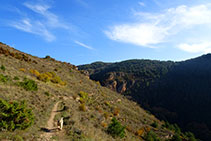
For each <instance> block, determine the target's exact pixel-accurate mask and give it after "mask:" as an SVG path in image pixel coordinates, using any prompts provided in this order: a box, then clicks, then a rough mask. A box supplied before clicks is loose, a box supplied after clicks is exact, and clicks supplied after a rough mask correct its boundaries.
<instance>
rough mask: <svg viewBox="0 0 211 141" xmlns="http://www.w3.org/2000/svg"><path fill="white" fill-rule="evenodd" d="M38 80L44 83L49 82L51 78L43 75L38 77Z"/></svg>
mask: <svg viewBox="0 0 211 141" xmlns="http://www.w3.org/2000/svg"><path fill="white" fill-rule="evenodd" d="M37 79H38V80H40V81H43V82H48V81H50V79H51V78H50V77H49V76H48V75H47V74H45V73H42V74H40V75H39V76H38V77H37Z"/></svg>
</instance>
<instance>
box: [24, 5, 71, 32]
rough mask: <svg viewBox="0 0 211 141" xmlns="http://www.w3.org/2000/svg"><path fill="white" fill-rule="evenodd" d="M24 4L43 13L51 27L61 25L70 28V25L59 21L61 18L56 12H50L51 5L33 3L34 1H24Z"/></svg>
mask: <svg viewBox="0 0 211 141" xmlns="http://www.w3.org/2000/svg"><path fill="white" fill-rule="evenodd" d="M24 5H25V6H26V7H27V8H29V9H31V10H32V11H34V12H36V13H38V14H40V15H42V16H43V17H44V18H45V19H47V24H48V26H51V27H60V28H65V29H68V26H67V25H65V24H64V23H62V22H61V21H59V18H58V16H57V15H55V14H54V13H52V12H50V11H49V9H50V6H49V5H46V4H32V3H24Z"/></svg>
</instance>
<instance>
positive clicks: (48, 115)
mask: <svg viewBox="0 0 211 141" xmlns="http://www.w3.org/2000/svg"><path fill="white" fill-rule="evenodd" d="M106 65H108V66H109V65H111V64H104V63H102V62H98V63H95V65H93V69H96V68H102V69H104V68H103V67H104V66H106ZM99 72H100V70H99ZM82 73H84V72H83V71H78V69H77V67H76V66H74V65H71V64H69V63H66V62H61V61H57V60H55V59H53V58H51V57H50V56H46V57H45V58H38V57H35V56H32V55H29V54H26V53H23V52H20V51H18V50H15V49H14V48H11V47H9V46H7V45H5V44H3V43H0V140H36V141H48V140H60V141H66V140H67V141H69V140H96V141H112V140H127V141H136V140H147V141H149V140H150V141H151V140H153V141H155V140H156V141H158V140H174V139H175V138H183V139H184V140H186V141H187V140H190V139H191V138H194V137H193V135H192V134H191V133H181V132H180V129H179V128H178V126H177V125H171V124H169V123H168V122H161V121H160V120H158V119H157V118H155V117H154V116H153V115H152V114H149V113H147V112H146V111H145V110H143V109H142V108H141V107H140V106H139V105H138V104H137V103H136V102H133V101H130V100H128V99H126V98H125V97H124V96H122V95H120V94H118V93H116V92H114V91H111V90H110V89H108V88H105V87H102V86H101V85H99V83H96V82H95V81H93V80H90V79H89V78H88V77H86V76H84V75H83V74H82ZM61 117H63V123H64V126H63V129H62V131H60V130H58V126H57V121H58V120H60V119H61Z"/></svg>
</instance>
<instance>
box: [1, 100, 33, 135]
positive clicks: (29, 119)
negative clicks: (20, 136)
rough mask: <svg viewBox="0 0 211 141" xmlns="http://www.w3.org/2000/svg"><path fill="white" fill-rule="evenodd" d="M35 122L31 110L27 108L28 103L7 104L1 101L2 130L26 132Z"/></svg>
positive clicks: (14, 102)
mask: <svg viewBox="0 0 211 141" xmlns="http://www.w3.org/2000/svg"><path fill="white" fill-rule="evenodd" d="M33 122H34V115H33V113H32V110H31V109H28V108H27V107H26V102H25V101H21V102H20V103H18V102H16V101H13V102H7V101H5V100H3V99H0V130H1V131H2V130H7V131H14V130H15V129H21V130H24V129H26V128H28V127H29V126H31V125H32V124H33Z"/></svg>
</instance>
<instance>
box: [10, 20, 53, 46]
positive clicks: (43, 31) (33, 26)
mask: <svg viewBox="0 0 211 141" xmlns="http://www.w3.org/2000/svg"><path fill="white" fill-rule="evenodd" d="M10 25H11V26H13V27H15V28H17V29H19V30H22V31H25V32H28V33H32V34H36V35H39V36H42V37H43V38H44V39H45V40H47V41H49V42H51V41H53V40H55V38H56V37H55V36H54V35H53V34H52V33H50V32H49V31H48V29H47V28H46V27H45V25H43V24H42V23H41V22H39V21H36V22H34V21H33V22H32V21H31V20H30V19H27V18H25V19H22V20H20V21H18V22H13V23H11V24H10Z"/></svg>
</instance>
